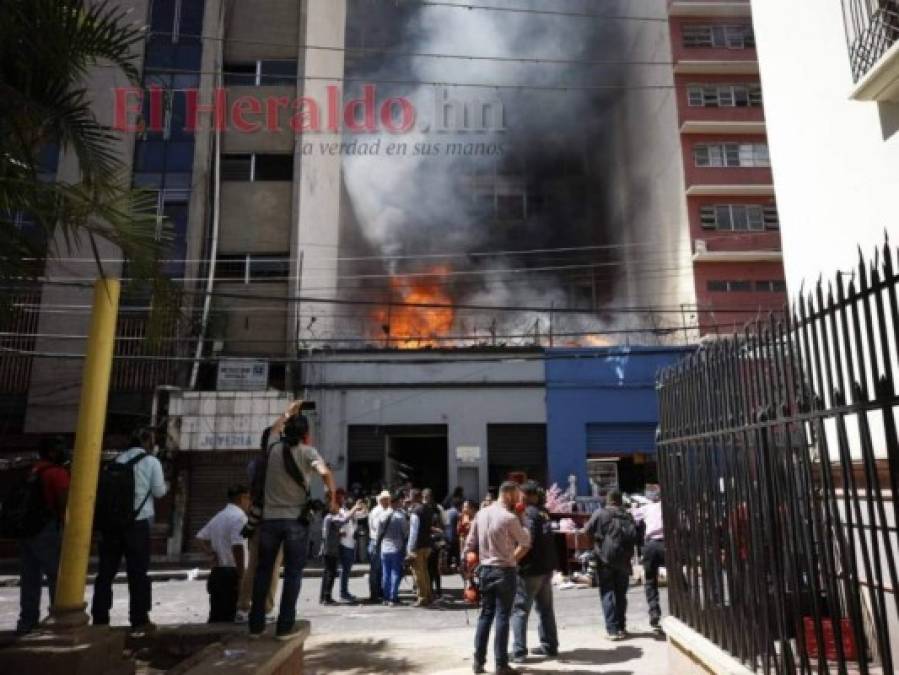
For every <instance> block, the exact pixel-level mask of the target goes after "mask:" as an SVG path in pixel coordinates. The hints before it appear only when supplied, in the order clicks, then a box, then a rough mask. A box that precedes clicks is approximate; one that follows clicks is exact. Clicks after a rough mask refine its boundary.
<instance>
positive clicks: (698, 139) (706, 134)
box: [667, 0, 786, 335]
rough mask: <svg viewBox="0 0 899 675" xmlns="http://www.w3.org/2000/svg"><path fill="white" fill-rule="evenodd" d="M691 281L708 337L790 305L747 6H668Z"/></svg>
mask: <svg viewBox="0 0 899 675" xmlns="http://www.w3.org/2000/svg"><path fill="white" fill-rule="evenodd" d="M667 8H668V16H669V26H670V32H671V51H672V62H673V68H674V86H675V96H676V99H677V116H678V119H677V124H678V130H679V133H680V140H681V151H682V159H683V167H684V194H685V196H686V203H687V213H688V222H689V233H690V240H691V242H692V272H693V275H692V277H693V283H694V286H695V292H696V307H697V312H698V316H699V324H700V327H701V328H700V330H701V332H702V333H703V334H706V335H708V334H715V333H724V334H727V333H731V332H733V331H734V330H738V329H739V328H740V327H741V326H742V325H743V324H745V323H746V322H747V321H749V320H751V319H753V318H754V316H755V315H756V314H762V315H765V314H767V313H768V312H770V311H774V312H780V311H781V310H782V309H783V307H784V304H785V302H786V285H785V282H784V272H783V254H782V252H781V245H780V217H779V215H778V205H777V201H776V199H775V190H774V181H773V178H772V174H771V160H770V157H769V152H768V139H767V130H766V123H765V103H764V98H765V97H763V95H762V86H761V83H760V80H759V67H758V60H757V54H756V47H755V35H754V30H753V25H752V12H751V9H750V3H749V0H731V1H729V2H718V1H712V0H669V1H668V3H667Z"/></svg>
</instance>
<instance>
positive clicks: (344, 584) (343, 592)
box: [340, 544, 356, 600]
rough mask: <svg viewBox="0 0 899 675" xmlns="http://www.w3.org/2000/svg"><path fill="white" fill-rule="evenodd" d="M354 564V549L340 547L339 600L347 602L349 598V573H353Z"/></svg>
mask: <svg viewBox="0 0 899 675" xmlns="http://www.w3.org/2000/svg"><path fill="white" fill-rule="evenodd" d="M354 562H356V549H355V547H354V548H350V547H349V546H344V545H343V544H341V545H340V599H341V600H347V599H349V598H350V597H352V596H351V595H350V572H352V571H353V563H354Z"/></svg>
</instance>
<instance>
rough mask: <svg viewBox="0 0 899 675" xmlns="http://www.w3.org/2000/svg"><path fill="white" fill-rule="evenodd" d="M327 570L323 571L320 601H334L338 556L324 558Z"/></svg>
mask: <svg viewBox="0 0 899 675" xmlns="http://www.w3.org/2000/svg"><path fill="white" fill-rule="evenodd" d="M323 558H324V562H325V568H324V570H323V571H322V590H321V593H319V596H318V599H319V600H333V599H334V598H333V597H332V593H333V592H334V581H335V580H336V579H337V556H336V555H325V556H323Z"/></svg>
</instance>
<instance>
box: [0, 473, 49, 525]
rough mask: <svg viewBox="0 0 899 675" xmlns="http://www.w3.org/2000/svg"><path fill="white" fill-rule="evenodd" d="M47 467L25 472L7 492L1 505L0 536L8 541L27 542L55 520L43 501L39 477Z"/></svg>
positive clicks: (42, 488) (42, 489)
mask: <svg viewBox="0 0 899 675" xmlns="http://www.w3.org/2000/svg"><path fill="white" fill-rule="evenodd" d="M47 468H48V467H46V466H45V467H42V468H41V469H39V470H37V471H34V470H31V471H29V472H28V475H27V476H25V477H24V478H23V479H22V480H20V481H19V482H18V483H17V484H16V485H15V486H14V487H13V488H12V490H10V492H9V494H8V495H7V496H6V499H4V500H3V504H2V505H0V536H2V537H6V538H8V539H28V538H29V537H33V536H35V535H36V534H38V533H39V532H40V531H41V530H43V529H44V526H45V525H46V524H47V523H49V522H50V520H51V519H53V518H55V517H56V514H55V513H54V512H53V510H52V509H51V508H50V507H49V506H47V502H46V501H45V500H44V484H43V481H42V480H41V474H43V472H44V470H45V469H47Z"/></svg>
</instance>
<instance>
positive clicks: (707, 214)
mask: <svg viewBox="0 0 899 675" xmlns="http://www.w3.org/2000/svg"><path fill="white" fill-rule="evenodd" d="M715 221H716V219H715V207H714V206H700V207H699V224H700V225H701V226H702V228H703V229H704V230H714V229H715V227H716V222H715Z"/></svg>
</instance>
